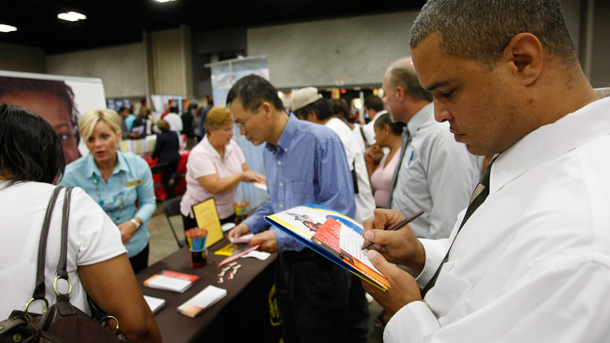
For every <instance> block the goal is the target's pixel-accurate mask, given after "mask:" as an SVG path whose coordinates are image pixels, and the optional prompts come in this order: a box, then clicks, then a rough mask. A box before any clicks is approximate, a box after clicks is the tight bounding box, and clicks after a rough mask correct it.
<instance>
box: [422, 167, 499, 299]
mask: <svg viewBox="0 0 610 343" xmlns="http://www.w3.org/2000/svg"><path fill="white" fill-rule="evenodd" d="M494 160H495V159H494ZM494 160H492V161H491V162H490V163H489V165H488V166H487V168H486V169H485V172H483V175H482V176H481V181H479V184H478V185H477V188H475V189H474V192H473V193H472V196H471V197H470V202H469V203H468V208H467V209H466V214H465V215H464V219H463V220H462V223H461V224H460V227H459V228H458V232H457V233H456V234H455V237H454V238H453V242H451V245H450V246H449V249H448V250H447V254H445V258H444V259H443V262H442V263H441V265H440V266H438V269H437V270H436V272H435V273H434V276H433V277H432V279H430V281H429V282H428V284H427V285H426V287H424V288H423V289H422V291H421V297H422V299H423V298H424V297H425V296H426V293H428V291H429V290H430V289H431V288H432V287H434V284H435V283H436V279H437V278H438V275H439V274H440V272H441V269H442V268H443V265H444V264H445V263H446V262H447V260H448V259H449V252H450V251H451V248H452V247H453V243H455V239H456V238H457V235H458V234H459V233H460V230H462V227H463V226H464V224H465V223H466V221H467V220H468V218H470V216H471V215H472V214H473V213H474V211H476V209H477V208H479V206H481V204H482V203H483V202H484V201H485V198H487V196H488V195H489V177H490V175H491V165H492V164H493V162H494Z"/></svg>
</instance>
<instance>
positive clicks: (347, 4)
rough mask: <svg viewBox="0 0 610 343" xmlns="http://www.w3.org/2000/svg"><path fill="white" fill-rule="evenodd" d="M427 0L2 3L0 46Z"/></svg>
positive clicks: (76, 45) (97, 42) (328, 15)
mask: <svg viewBox="0 0 610 343" xmlns="http://www.w3.org/2000/svg"><path fill="white" fill-rule="evenodd" d="M424 3H425V0H403V1H374V0H373V1H370V0H369V1H361V0H352V1H344V0H341V1H339V0H334V1H333V0H326V1H322V0H254V1H252V0H251V1H243V2H242V1H227V0H216V1H209V0H208V1H206V0H177V1H175V2H168V3H158V2H155V1H153V0H122V1H120V0H103V1H93V0H80V1H76V0H46V1H37V0H0V24H8V25H12V26H16V27H17V31H15V32H10V33H1V32H0V42H4V43H13V44H19V45H27V46H32V47H37V48H42V49H44V52H45V54H54V53H61V52H69V51H77V50H83V49H92V48H99V47H104V46H112V45H118V44H126V43H134V42H140V41H142V32H143V30H147V31H155V30H163V29H169V28H176V27H178V26H180V25H181V24H184V25H187V26H189V27H190V28H191V32H193V33H196V32H201V31H210V30H218V29H227V28H241V27H256V26H262V25H273V24H282V23H290V22H298V21H309V20H317V19H332V18H338V17H348V16H356V15H369V14H380V13H391V12H397V11H407V10H418V9H420V8H421V6H423V4H424ZM67 11H75V12H79V13H82V14H84V15H86V16H87V20H85V21H78V22H67V21H64V20H61V19H58V18H57V14H58V13H61V12H67Z"/></svg>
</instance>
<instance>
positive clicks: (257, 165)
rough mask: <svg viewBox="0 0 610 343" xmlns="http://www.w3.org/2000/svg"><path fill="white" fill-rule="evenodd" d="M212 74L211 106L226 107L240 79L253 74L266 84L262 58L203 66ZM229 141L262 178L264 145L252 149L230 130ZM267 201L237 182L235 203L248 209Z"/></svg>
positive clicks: (256, 190) (261, 193)
mask: <svg viewBox="0 0 610 343" xmlns="http://www.w3.org/2000/svg"><path fill="white" fill-rule="evenodd" d="M206 67H210V68H211V71H212V73H211V74H212V94H213V96H214V106H226V105H227V94H228V93H229V90H230V89H231V86H233V84H234V83H235V82H236V81H237V80H239V79H240V78H242V77H243V76H246V75H250V74H256V75H259V76H261V77H264V78H265V79H267V80H269V67H268V65H267V58H266V57H264V56H257V57H246V58H237V59H232V60H226V61H222V62H217V63H211V64H207V65H206ZM233 131H234V133H235V135H234V136H233V139H234V140H235V141H236V142H237V144H238V145H239V147H240V148H241V150H242V151H243V152H244V156H245V157H246V163H247V164H248V166H249V167H250V169H252V170H253V171H254V172H256V173H259V174H263V175H265V168H264V166H263V149H264V147H265V144H264V143H263V144H261V145H259V146H255V145H253V144H252V143H250V142H249V141H248V140H246V137H245V136H242V135H241V134H240V133H239V129H238V128H237V127H236V126H234V127H233ZM267 199H269V195H268V193H267V192H265V191H263V190H261V189H260V188H257V187H254V184H252V183H244V182H241V183H240V184H239V186H238V187H237V201H248V202H250V208H255V207H256V206H258V205H260V204H262V203H263V202H265V201H267Z"/></svg>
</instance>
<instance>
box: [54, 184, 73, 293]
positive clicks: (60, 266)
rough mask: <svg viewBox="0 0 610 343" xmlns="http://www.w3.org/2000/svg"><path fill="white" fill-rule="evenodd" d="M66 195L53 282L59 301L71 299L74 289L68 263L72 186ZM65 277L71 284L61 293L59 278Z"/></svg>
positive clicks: (67, 189)
mask: <svg viewBox="0 0 610 343" xmlns="http://www.w3.org/2000/svg"><path fill="white" fill-rule="evenodd" d="M65 193H66V195H65V198H64V207H63V213H62V219H61V252H60V254H59V262H58V263H57V278H55V282H54V283H53V289H54V290H55V294H57V299H58V301H60V300H65V301H70V292H71V291H72V283H71V281H70V278H69V276H68V271H67V268H66V267H67V263H68V257H67V256H68V223H69V220H70V200H71V199H72V187H69V188H66V192H65ZM59 279H64V280H66V281H67V282H68V283H69V285H70V290H69V291H68V293H65V294H60V293H59V292H58V291H57V287H56V284H57V280H59Z"/></svg>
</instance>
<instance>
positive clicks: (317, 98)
mask: <svg viewBox="0 0 610 343" xmlns="http://www.w3.org/2000/svg"><path fill="white" fill-rule="evenodd" d="M291 108H292V112H294V114H295V115H296V116H297V117H299V119H301V120H307V121H310V122H312V123H316V124H321V125H324V126H326V127H327V128H329V129H331V130H333V131H334V132H335V133H336V134H337V135H338V136H339V139H341V143H343V150H344V151H345V156H346V157H347V164H348V165H349V168H350V170H351V172H352V179H353V180H352V181H353V184H354V194H355V201H356V215H355V216H354V219H355V220H356V221H357V222H359V223H362V222H363V221H364V220H365V219H367V218H369V217H371V216H372V215H373V211H375V198H374V197H373V192H372V191H371V184H370V182H369V177H368V172H367V170H366V164H365V162H364V156H363V155H362V151H360V149H358V142H356V140H355V139H354V135H353V134H352V132H351V130H350V128H349V127H348V126H347V125H346V124H345V123H344V122H343V121H341V119H339V118H337V116H336V115H334V114H333V111H332V107H331V105H330V103H329V101H328V100H327V99H324V98H323V97H322V95H321V94H319V93H318V89H317V88H315V87H306V88H301V89H299V90H298V91H296V92H295V93H294V95H293V96H292V106H291Z"/></svg>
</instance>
